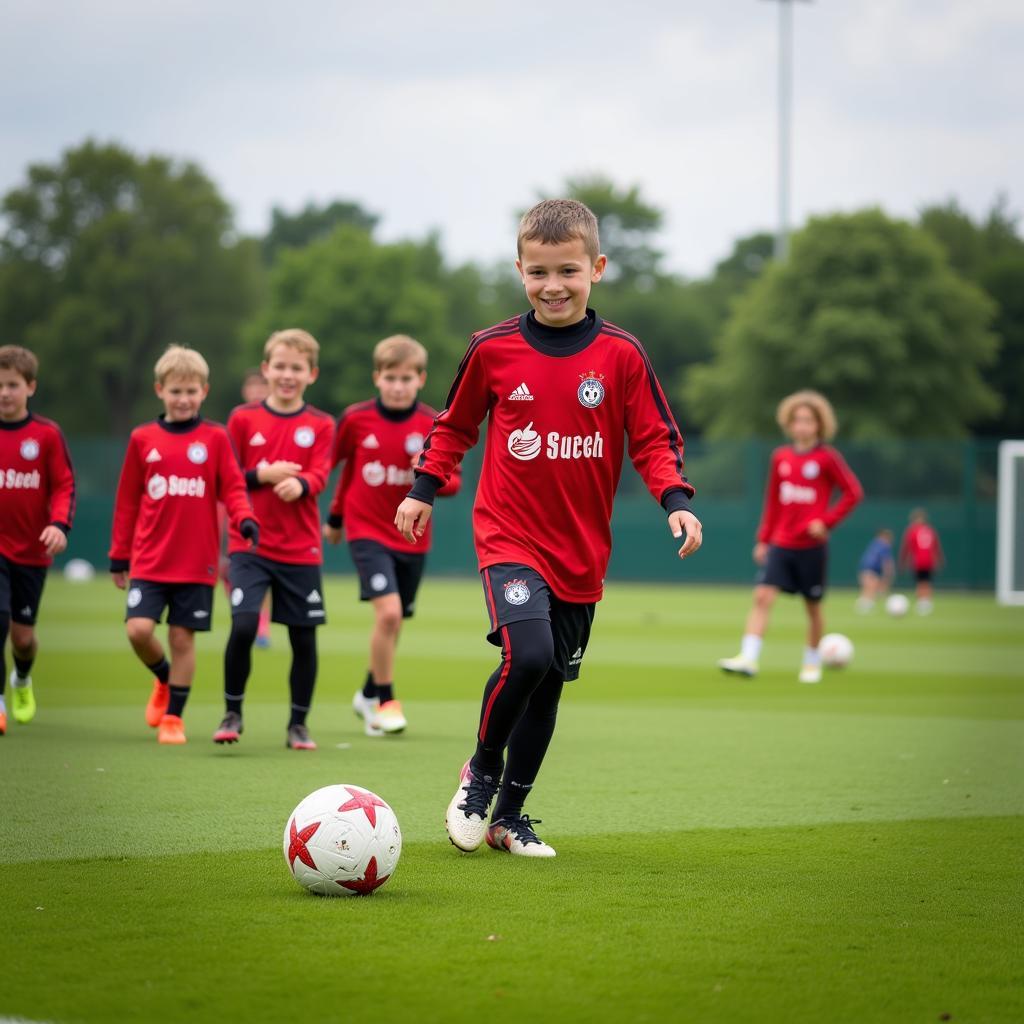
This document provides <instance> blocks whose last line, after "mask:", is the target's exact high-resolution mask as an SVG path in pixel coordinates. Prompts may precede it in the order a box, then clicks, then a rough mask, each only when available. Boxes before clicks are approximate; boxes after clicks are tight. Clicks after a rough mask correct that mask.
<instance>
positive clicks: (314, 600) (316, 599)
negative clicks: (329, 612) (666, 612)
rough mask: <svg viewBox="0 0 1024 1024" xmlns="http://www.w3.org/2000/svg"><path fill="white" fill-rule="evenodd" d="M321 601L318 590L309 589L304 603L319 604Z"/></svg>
mask: <svg viewBox="0 0 1024 1024" xmlns="http://www.w3.org/2000/svg"><path fill="white" fill-rule="evenodd" d="M321 602H322V598H321V597H320V591H318V590H311V591H310V592H309V593H308V594H307V595H306V603H307V604H320V603H321Z"/></svg>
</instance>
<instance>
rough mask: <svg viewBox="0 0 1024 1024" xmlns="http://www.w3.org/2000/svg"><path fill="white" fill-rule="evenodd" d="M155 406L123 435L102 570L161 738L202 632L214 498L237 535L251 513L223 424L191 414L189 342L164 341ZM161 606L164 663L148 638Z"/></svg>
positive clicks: (203, 383)
mask: <svg viewBox="0 0 1024 1024" xmlns="http://www.w3.org/2000/svg"><path fill="white" fill-rule="evenodd" d="M154 376H155V378H156V382H155V386H154V387H155V391H156V395H157V397H158V398H159V399H160V401H161V402H163V406H164V411H163V413H162V414H161V415H160V416H159V417H158V418H157V419H155V420H153V421H151V422H149V423H144V424H142V426H139V427H136V428H135V429H134V430H133V431H132V433H131V437H130V438H129V440H128V449H127V451H126V452H125V457H124V465H123V466H122V469H121V479H120V481H119V482H118V485H117V497H116V499H115V502H114V524H113V531H112V538H111V542H110V572H111V574H112V576H113V581H114V584H115V585H116V586H117V587H119V588H120V589H121V590H124V589H126V588H127V591H128V594H127V602H126V604H127V608H126V611H125V628H126V630H127V633H128V640H129V642H130V643H131V645H132V649H133V650H134V651H135V653H136V655H138V658H139V660H140V661H141V662H142V663H143V665H145V666H146V667H147V668H148V669H149V670H150V671H151V672H152V673H153V675H154V677H155V678H154V681H153V692H152V694H151V696H150V699H149V703H148V704H147V706H146V722H147V724H148V725H150V726H152V727H154V728H155V729H156V730H157V740H158V742H160V743H163V744H171V745H180V744H182V743H184V742H185V739H186V737H185V727H184V723H183V721H182V713H183V712H184V710H185V702H186V701H187V700H188V696H189V692H190V690H191V687H192V679H193V677H194V676H195V670H196V654H195V634H196V632H206V631H208V630H209V629H210V625H211V613H212V610H213V591H214V587H215V586H216V583H217V564H218V560H219V559H218V555H219V549H220V524H219V521H218V511H217V510H218V502H219V503H222V504H223V505H224V506H225V507H226V508H227V512H228V517H229V519H230V522H231V524H232V526H233V528H234V529H236V530H237V531H238V532H239V534H240V536H243V537H245V538H246V541H247V542H248V543H251V544H255V543H256V541H257V540H258V538H259V527H258V525H257V519H256V517H255V516H254V514H253V510H252V506H251V505H250V504H249V499H248V496H247V494H246V489H245V480H244V478H243V476H242V472H241V470H240V469H239V468H238V463H237V461H236V459H235V453H234V451H233V450H232V447H231V441H230V440H229V438H228V434H227V431H226V430H225V429H224V427H223V426H222V425H221V424H219V423H212V422H210V421H209V420H204V419H203V418H202V416H201V415H200V412H199V411H200V408H201V406H202V404H203V400H204V399H205V398H206V396H207V394H208V393H209V390H210V370H209V367H208V366H207V364H206V360H205V359H204V358H203V357H202V356H201V355H200V354H199V353H198V352H196V351H195V350H194V349H190V348H185V347H184V346H181V345H171V346H170V347H169V348H168V349H167V351H166V352H165V353H164V354H163V355H162V356H161V357H160V358H159V359H158V360H157V364H156V367H155V368H154ZM165 610H166V611H167V645H168V647H169V648H170V652H171V660H170V662H169V663H168V660H167V657H166V655H165V653H164V648H163V646H162V645H161V643H160V641H159V640H158V639H157V637H156V626H157V623H159V622H160V620H161V619H162V618H163V614H164V611H165Z"/></svg>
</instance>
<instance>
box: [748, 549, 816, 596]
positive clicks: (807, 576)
mask: <svg viewBox="0 0 1024 1024" xmlns="http://www.w3.org/2000/svg"><path fill="white" fill-rule="evenodd" d="M827 567H828V545H827V544H819V545H817V546H816V547H813V548H780V547H779V546H778V545H777V544H772V545H771V546H770V547H769V548H768V561H767V562H765V564H764V567H763V568H762V569H761V571H760V572H759V573H758V574H757V582H758V583H760V584H764V585H765V586H768V587H778V588H779V590H781V591H783V593H786V594H802V595H803V596H804V597H805V598H807V600H808V601H820V600H821V599H822V598H823V597H824V596H825V572H826V569H827Z"/></svg>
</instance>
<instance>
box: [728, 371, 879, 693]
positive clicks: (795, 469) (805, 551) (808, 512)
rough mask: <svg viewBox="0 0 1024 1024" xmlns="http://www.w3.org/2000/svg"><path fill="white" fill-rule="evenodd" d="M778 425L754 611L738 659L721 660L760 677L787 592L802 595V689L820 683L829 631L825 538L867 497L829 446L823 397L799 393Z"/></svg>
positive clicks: (831, 425) (732, 669)
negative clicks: (779, 602)
mask: <svg viewBox="0 0 1024 1024" xmlns="http://www.w3.org/2000/svg"><path fill="white" fill-rule="evenodd" d="M775 418H776V420H777V421H778V424H779V426H780V427H781V428H782V431H783V433H784V434H786V435H788V437H789V438H790V441H791V444H788V445H783V446H782V447H780V448H776V449H775V451H774V452H772V460H771V466H770V468H769V472H768V484H767V486H766V488H765V494H764V511H763V513H762V515H761V525H760V526H759V527H758V531H757V544H756V545H755V546H754V561H755V562H756V563H757V564H758V565H759V566H761V570H760V572H759V574H758V581H757V586H755V587H754V606H753V608H752V609H751V611H750V615H749V616H748V617H747V627H746V629H745V631H744V633H743V641H742V645H741V648H740V653H739V654H738V655H737V656H736V657H735V658H722V659H721V660H720V661H719V662H718V666H719V668H721V669H722V670H723V671H724V672H729V673H733V674H735V675H743V676H749V677H752V676H756V675H757V671H758V659H759V658H760V656H761V643H762V640H763V638H764V633H765V629H766V628H767V626H768V619H769V618H770V617H771V611H772V606H773V605H774V604H775V599H776V598H777V597H778V596H779V591H780V590H782V591H784V592H785V593H787V594H800V595H802V596H803V599H804V606H805V608H806V609H807V645H806V647H805V648H804V656H803V666H802V667H801V669H800V674H799V676H798V678H799V680H800V682H801V683H820V682H821V655H820V654H819V653H818V643H819V642H820V640H821V636H822V633H824V631H825V626H824V620H823V618H822V613H821V602H822V599H823V598H824V596H825V574H826V564H827V560H828V536H829V533H830V532H831V531H832V530H833V529H835V527H836V526H838V525H839V523H840V522H842V520H843V519H844V518H846V516H847V515H849V513H850V512H851V511H852V509H853V507H854V506H855V505H856V504H857V502H859V501H860V500H861V498H862V497H863V496H864V492H863V490H862V489H861V486H860V482H859V481H858V480H857V478H856V477H855V476H854V475H853V473H852V472H851V470H850V467H849V466H847V464H846V462H845V461H844V459H843V457H842V456H841V455H840V454H839V452H837V451H836V450H835V449H834V448H832V447H831V446H829V445H828V444H826V443H825V442H826V441H831V440H832V438H833V437H834V436H835V433H836V417H835V413H834V412H833V411H832V406H831V404H830V403H829V401H828V399H826V398H825V397H824V395H820V394H818V392H817V391H797V392H796V393H795V394H792V395H789V396H788V397H786V398H784V399H783V400H782V401H781V402H780V403H779V407H778V410H777V411H776V416H775ZM835 490H838V491H839V492H840V497H839V500H838V501H837V502H836V503H835V504H834V505H829V502H830V501H831V499H832V493H833V491H835Z"/></svg>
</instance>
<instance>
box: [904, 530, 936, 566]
mask: <svg viewBox="0 0 1024 1024" xmlns="http://www.w3.org/2000/svg"><path fill="white" fill-rule="evenodd" d="M941 562H942V545H941V544H940V543H939V535H938V533H937V532H936V531H935V528H934V527H933V526H930V525H929V524H928V523H911V525H910V526H908V527H907V529H906V532H905V533H904V534H903V539H902V540H901V541H900V565H905V566H907V567H908V568H911V569H913V570H914V571H915V572H924V571H925V570H927V571H931V570H932V569H934V568H935V567H936V566H937V565H939V564H940V563H941Z"/></svg>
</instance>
